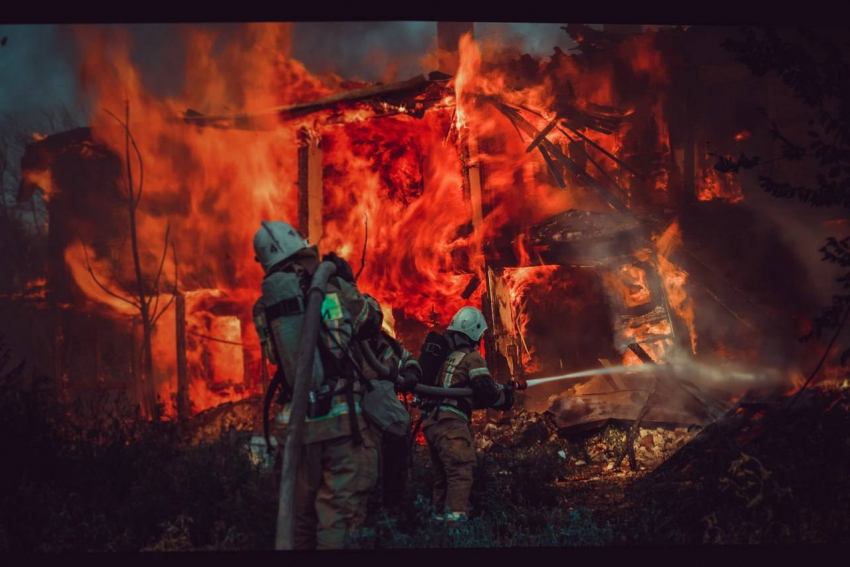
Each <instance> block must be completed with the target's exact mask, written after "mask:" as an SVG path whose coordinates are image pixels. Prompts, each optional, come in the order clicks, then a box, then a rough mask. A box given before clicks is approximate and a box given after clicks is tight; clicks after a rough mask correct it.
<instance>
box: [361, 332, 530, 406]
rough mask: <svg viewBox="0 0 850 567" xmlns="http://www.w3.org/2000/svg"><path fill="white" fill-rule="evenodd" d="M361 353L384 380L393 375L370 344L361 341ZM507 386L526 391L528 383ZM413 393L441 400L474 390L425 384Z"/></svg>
mask: <svg viewBox="0 0 850 567" xmlns="http://www.w3.org/2000/svg"><path fill="white" fill-rule="evenodd" d="M360 352H361V353H362V354H363V358H365V359H366V362H367V363H368V364H369V366H371V367H372V368H373V369H374V370H375V372H377V373H378V374H379V375H380V376H381V377H382V378H387V377H389V376H390V375H391V373H392V371H391V370H390V369H389V368H387V367H386V366H384V365H383V364H382V363H381V361H379V360H378V359H377V357H376V356H375V353H374V352H372V349H371V348H369V344H368V343H367V342H366V341H360ZM396 384H398V385H399V386H403V385H404V377H402V376H399V377H398V378H397V379H396ZM506 386H507V387H509V388H512V389H515V390H525V388H526V387H527V383H526V382H525V380H517V381H511V382H509V383H508V384H507V385H506ZM413 393H414V394H419V395H421V396H432V397H440V398H465V397H469V396H472V395H473V394H472V388H440V387H437V386H426V385H424V384H417V385H416V386H415V387H414V388H413Z"/></svg>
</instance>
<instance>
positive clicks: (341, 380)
mask: <svg viewBox="0 0 850 567" xmlns="http://www.w3.org/2000/svg"><path fill="white" fill-rule="evenodd" d="M261 301H262V299H261V300H260V301H258V302H257V305H255V307H254V311H255V313H256V312H259V311H260V310H262V309H264V307H265V306H263V305H262V304H261ZM376 321H380V312H378V313H375V309H374V308H373V307H372V306H371V305H370V304H369V303H368V302H367V301H366V300H365V298H364V297H363V295H361V293H360V292H359V291H358V289H357V287H356V286H355V285H353V284H350V283H348V282H346V281H344V280H342V279H340V278H338V277H332V278H331V279H330V281H329V282H328V286H327V290H326V293H325V299H324V301H323V303H322V325H321V328H320V331H319V342H320V343H321V344H319V352H320V354H321V359H322V365H323V367H324V372H325V383H326V384H329V385H330V386H331V387H332V388H333V391H334V392H338V393H336V394H334V395H332V396H331V399H330V400H329V405H330V409H329V410H328V411H327V413H325V414H324V415H321V416H317V417H312V418H311V417H307V418H306V419H305V427H304V437H303V442H304V443H305V444H310V443H317V442H321V441H328V440H330V439H335V438H337V437H343V436H348V435H352V434H355V435H356V433H354V432H353V430H352V425H353V423H355V422H356V423H357V424H358V427H359V429H361V430H362V429H364V428H365V427H366V421H365V420H364V418H363V417H362V416H361V408H360V401H359V400H360V393H361V389H360V384H359V383H357V380H356V373H355V372H352V369H351V368H350V367H349V360H350V359H349V357H348V355H349V354H351V353H353V352H355V351H354V349H352V348H350V347H351V345H352V341H356V340H361V339H365V338H368V335H369V334H372V333H375V332H377V326H376ZM364 335H365V336H364ZM261 339H264V340H263V348H264V349H266V356H267V357H268V358H269V359H270V360H272V361H275V360H276V358H275V353H274V344H273V343H272V342H271V339H270V337H268V336H267V337H265V338H264V337H262V336H261ZM346 351H348V352H346ZM347 387H348V388H351V389H353V392H354V400H353V404H349V401H348V399H347V393H346V391H345V390H346V388H347ZM283 399H284V400H286V401H285V403H284V404H283V406H282V408H281V410H280V412H279V413H278V414H277V416H276V419H275V426H276V428H277V429H278V431H279V432H280V430H281V429H285V428H286V427H287V426H288V424H289V418H290V414H291V411H292V408H291V404H290V403H289V402H288V399H287V397H286V396H285V397H284V398H283ZM351 405H353V406H354V412H355V414H356V416H355V418H356V419H351V415H350V409H349V408H350V406H351Z"/></svg>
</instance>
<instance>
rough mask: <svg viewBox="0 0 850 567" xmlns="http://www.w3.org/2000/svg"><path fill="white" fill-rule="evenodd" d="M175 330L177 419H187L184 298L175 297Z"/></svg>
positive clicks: (187, 387) (178, 295)
mask: <svg viewBox="0 0 850 567" xmlns="http://www.w3.org/2000/svg"><path fill="white" fill-rule="evenodd" d="M174 317H175V322H176V323H175V330H176V334H177V336H176V343H177V420H178V421H180V422H184V421H186V420H187V419H189V374H188V364H187V362H186V298H185V296H184V295H183V294H182V293H177V296H176V297H175V314H174Z"/></svg>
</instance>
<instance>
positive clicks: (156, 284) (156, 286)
mask: <svg viewBox="0 0 850 567" xmlns="http://www.w3.org/2000/svg"><path fill="white" fill-rule="evenodd" d="M170 231H171V224H167V225H166V226H165V246H163V248H162V258H161V259H160V260H159V270H157V272H156V277H155V278H154V280H153V290H154V294H155V295H156V301H155V302H154V304H153V313H156V309H157V307H159V279H160V276H162V267H163V266H164V265H165V255H166V254H167V253H168V233H169V232H170ZM175 285H176V283H175Z"/></svg>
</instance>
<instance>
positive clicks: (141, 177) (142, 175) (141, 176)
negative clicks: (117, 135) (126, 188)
mask: <svg viewBox="0 0 850 567" xmlns="http://www.w3.org/2000/svg"><path fill="white" fill-rule="evenodd" d="M104 110H105V112H106V113H107V114H109V115H110V116H112V117H113V118H114V119H115V120H117V121H118V123H119V124H121V126H123V127H124V131H125V132H126V133H127V137H128V138H129V140H130V143H131V144H132V145H133V150H135V152H136V157H137V158H138V159H139V191H138V192H137V193H136V198H135V200H134V201H133V208H134V209H135V208H136V207H137V206H138V205H139V201H141V200H142V186H143V185H144V182H145V168H144V163H143V162H142V152H140V151H139V146H137V145H136V139H135V138H134V137H133V133H132V132H131V131H130V125H129V124H128V123H129V121H130V118H129V103H128V110H127V113H128V114H127V123H125V122H122V121H121V119H120V118H118V117H117V116H115V115H114V114H113V113H112V112H110V111H109V110H106V109H104ZM126 159H127V177H128V179H129V180H130V185H132V184H133V175H132V172H131V169H130V148H129V147H128V148H127V151H126ZM130 198H131V199H132V198H133V197H132V192H131V193H130Z"/></svg>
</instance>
